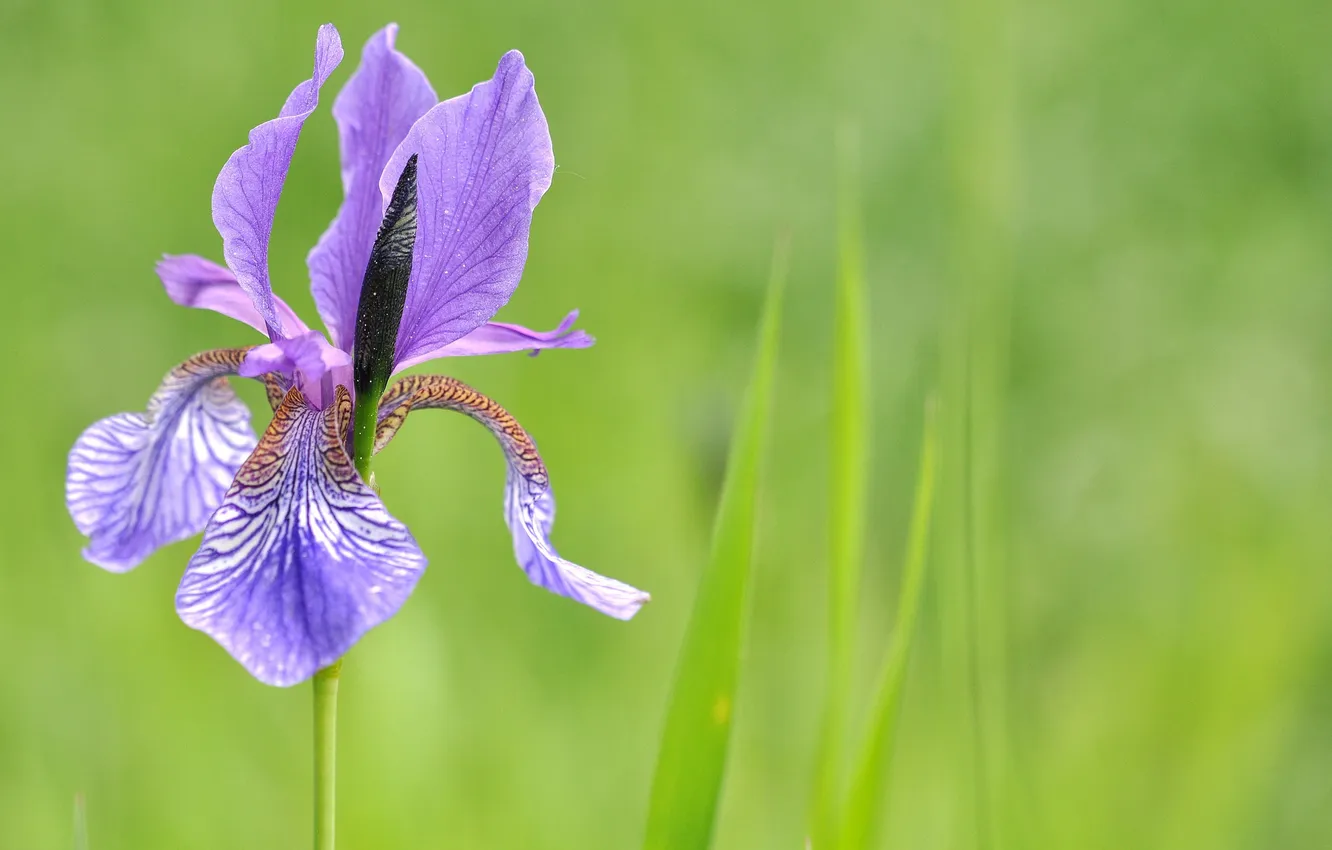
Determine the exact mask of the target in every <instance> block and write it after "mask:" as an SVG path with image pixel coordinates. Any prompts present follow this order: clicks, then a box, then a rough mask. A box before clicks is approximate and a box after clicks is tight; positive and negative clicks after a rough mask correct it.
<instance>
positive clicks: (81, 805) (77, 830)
mask: <svg viewBox="0 0 1332 850" xmlns="http://www.w3.org/2000/svg"><path fill="white" fill-rule="evenodd" d="M74 850H88V807H87V804H86V803H85V802H84V800H83V792H82V791H80V792H79V793H77V794H75V795H74Z"/></svg>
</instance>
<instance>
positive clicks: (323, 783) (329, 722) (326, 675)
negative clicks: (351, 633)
mask: <svg viewBox="0 0 1332 850" xmlns="http://www.w3.org/2000/svg"><path fill="white" fill-rule="evenodd" d="M341 675H342V661H341V660H339V661H334V662H333V663H332V664H330V665H329V666H327V667H325V668H324V669H323V670H320V671H319V672H318V673H315V675H314V786H315V787H314V846H315V850H333V829H334V824H335V822H336V820H337V772H338V677H339V676H341Z"/></svg>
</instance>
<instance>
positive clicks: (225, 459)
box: [65, 348, 256, 572]
mask: <svg viewBox="0 0 1332 850" xmlns="http://www.w3.org/2000/svg"><path fill="white" fill-rule="evenodd" d="M245 352H246V349H244V348H224V349H219V350H217V351H206V352H204V353H203V354H198V355H195V356H194V357H191V358H190V359H189V360H186V361H185V362H184V363H182V364H180V365H179V366H177V367H176V368H174V369H172V370H171V371H170V372H169V373H167V376H166V379H165V380H163V382H162V385H161V387H159V388H158V390H157V392H156V393H154V394H153V397H152V399H151V400H150V401H149V402H148V410H147V412H146V413H120V414H117V415H115V416H112V417H110V418H108V419H103V420H102V421H100V422H98V423H96V424H94V425H93V426H92V427H90V428H89V429H88V430H86V431H84V432H83V434H82V435H81V436H80V437H79V439H78V441H77V442H75V444H74V448H73V449H72V450H71V451H70V453H69V467H68V472H67V474H66V478H65V501H66V503H67V504H68V506H69V513H70V516H72V517H73V518H74V524H75V525H76V526H78V529H79V531H81V532H83V533H84V534H86V535H88V537H90V538H91V539H90V540H89V542H88V546H87V548H85V549H84V550H83V556H84V557H85V558H87V559H88V560H89V561H91V562H93V563H94V564H97V565H98V566H99V567H103V568H105V569H108V570H111V571H112V572H125V571H127V570H130V569H133V568H134V567H136V566H138V565H139V563H140V562H141V561H143V559H144V558H146V557H148V556H149V555H150V554H152V553H153V551H154V550H156V549H157V548H159V547H161V546H165V545H166V544H168V543H174V542H175V541H177V540H183V539H184V538H186V537H189V536H190V535H192V534H197V533H199V531H200V530H202V529H203V527H204V525H205V524H206V523H207V522H208V518H209V517H210V516H212V513H213V511H214V510H215V509H216V508H217V506H218V505H219V504H220V503H221V502H222V494H223V493H224V492H226V489H227V486H228V485H230V484H231V479H232V478H233V477H234V476H235V474H236V470H238V469H239V468H240V466H241V463H243V462H244V460H245V458H246V456H247V455H249V453H250V451H251V450H252V449H253V448H254V446H255V442H256V441H255V436H254V431H253V430H251V428H250V411H249V409H247V408H246V407H245V405H244V404H243V403H242V402H241V401H240V400H239V399H237V398H236V394H235V393H234V392H233V391H232V389H231V386H230V384H228V383H227V379H226V377H225V376H226V375H231V374H235V372H236V369H237V368H238V367H239V366H240V364H241V360H242V358H244V356H245Z"/></svg>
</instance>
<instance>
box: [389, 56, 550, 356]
mask: <svg viewBox="0 0 1332 850" xmlns="http://www.w3.org/2000/svg"><path fill="white" fill-rule="evenodd" d="M412 154H418V155H419V156H420V159H419V161H418V165H417V171H418V176H417V186H418V189H417V206H418V212H417V215H418V222H417V232H416V248H415V252H414V254H413V268H412V279H411V284H410V286H409V288H408V290H407V305H406V308H405V309H404V311H403V315H402V324H401V325H400V326H399V327H400V330H399V332H398V345H397V362H398V363H399V364H401V363H405V362H407V361H414V362H419V361H420V359H421V358H422V357H423V356H424V355H427V354H428V353H429V352H431V351H436V350H438V349H440V348H442V347H443V346H445V345H448V344H449V343H450V342H453V341H454V340H456V339H461V338H462V337H464V336H466V335H467V334H468V333H469V332H471V331H472V330H473V329H474V328H477V327H479V326H480V325H481V324H483V323H484V322H486V321H487V320H489V319H490V318H491V317H492V316H494V315H495V313H496V311H498V310H499V308H500V307H501V306H503V305H504V303H505V302H506V301H508V300H509V296H510V295H512V294H513V290H514V289H515V288H516V287H517V286H518V279H519V278H520V277H521V276H522V273H523V264H524V263H525V262H526V261H527V239H528V231H529V229H530V228H531V224H532V210H533V209H534V208H535V207H536V205H537V201H539V200H540V199H541V195H542V194H543V193H545V191H546V189H547V188H549V186H550V179H551V175H552V174H553V173H554V170H555V158H554V154H553V153H552V151H551V146H550V131H549V130H548V129H547V127H546V116H545V115H544V114H542V112H541V105H540V104H539V103H537V96H536V91H535V90H534V89H533V81H532V73H531V72H530V71H528V70H527V67H526V66H525V65H524V64H523V56H522V54H521V53H519V52H517V51H510V52H509V53H506V54H505V55H504V58H502V59H501V60H500V63H499V68H498V69H497V70H496V71H495V76H494V78H493V79H491V80H489V81H488V82H484V83H480V84H478V85H477V86H476V87H474V88H473V89H472V91H471V92H470V93H468V94H465V95H461V96H459V97H455V98H453V99H452V100H447V101H445V102H444V103H441V104H439V105H438V106H436V107H435V108H434V109H431V110H430V111H429V112H427V113H426V114H425V115H423V116H422V117H421V119H420V120H419V121H417V122H416V124H415V125H413V126H412V129H411V132H409V133H408V134H407V138H406V139H404V140H403V142H402V144H401V145H399V146H398V149H397V150H396V151H395V152H394V153H393V156H392V157H391V158H390V159H389V161H388V164H387V165H386V166H385V167H384V173H383V175H381V177H380V178H379V188H380V193H381V195H382V197H383V203H385V204H386V203H387V202H388V199H389V197H390V196H391V195H392V193H393V187H394V185H395V184H396V182H397V179H398V175H399V174H400V173H401V172H402V168H403V165H404V164H405V163H406V162H407V158H408V157H410V156H411V155H412ZM381 208H382V207H381Z"/></svg>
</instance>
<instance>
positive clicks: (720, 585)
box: [643, 241, 787, 850]
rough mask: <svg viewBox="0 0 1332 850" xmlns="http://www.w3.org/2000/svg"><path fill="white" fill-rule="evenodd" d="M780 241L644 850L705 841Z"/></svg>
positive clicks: (759, 449) (781, 258)
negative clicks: (751, 374) (752, 372)
mask: <svg viewBox="0 0 1332 850" xmlns="http://www.w3.org/2000/svg"><path fill="white" fill-rule="evenodd" d="M786 254H787V251H786V244H785V242H784V241H783V242H779V243H778V245H777V248H776V251H775V252H774V256H773V265H772V277H771V279H770V281H769V284H768V295H767V303H766V306H765V308H764V313H763V325H762V330H761V332H760V336H759V348H758V353H757V355H756V358H755V363H754V374H753V376H752V377H751V379H750V386H749V391H748V394H747V396H746V401H745V404H744V407H743V408H742V409H741V413H740V418H739V419H738V420H737V421H736V425H735V433H734V436H733V437H732V441H731V449H730V456H729V458H728V459H727V464H726V478H725V481H724V482H723V484H722V492H721V500H720V502H719V504H718V506H717V518H716V525H715V526H714V527H713V532H712V534H713V537H712V555H711V558H710V560H709V562H708V565H707V568H706V569H705V570H704V573H703V577H702V579H701V581H700V583H699V588H698V596H697V598H696V599H695V600H694V611H693V614H692V616H691V618H690V621H689V627H688V630H687V631H686V633H685V638H684V646H683V648H682V649H681V651H680V661H679V668H678V669H677V671H676V680H675V690H674V693H673V694H672V696H671V703H670V705H669V707H668V708H667V713H666V727H665V731H664V732H663V733H662V739H661V752H660V754H659V755H658V757H657V772H656V777H655V778H654V780H653V783H652V798H651V801H650V803H649V810H648V820H647V835H646V838H645V839H644V842H643V846H644V848H646V850H705V848H707V847H708V846H709V844H710V843H711V841H712V828H713V823H714V821H715V819H716V812H717V803H718V800H719V798H720V795H721V785H722V776H723V773H724V771H725V767H726V750H727V745H728V744H729V741H730V734H731V716H732V707H733V706H734V704H735V689H736V681H737V679H738V677H739V668H740V653H741V649H742V643H743V639H744V629H745V623H746V620H747V616H746V612H747V609H748V605H747V598H748V595H749V594H748V590H749V577H750V572H751V569H750V563H751V558H752V555H753V548H754V535H755V524H754V514H755V503H756V501H757V496H758V480H759V467H760V465H761V459H762V454H763V445H764V442H765V436H764V435H765V431H766V428H767V421H768V409H769V407H770V399H771V397H772V385H773V374H774V372H775V369H776V363H777V339H778V332H779V330H780V328H781V315H782V289H783V287H784V284H785V277H786Z"/></svg>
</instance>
